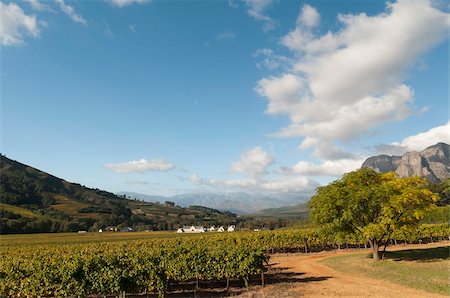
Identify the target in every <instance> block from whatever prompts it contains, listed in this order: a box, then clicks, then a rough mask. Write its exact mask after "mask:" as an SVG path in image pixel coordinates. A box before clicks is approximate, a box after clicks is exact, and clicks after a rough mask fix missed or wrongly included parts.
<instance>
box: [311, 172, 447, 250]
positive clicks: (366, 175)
mask: <svg viewBox="0 0 450 298" xmlns="http://www.w3.org/2000/svg"><path fill="white" fill-rule="evenodd" d="M437 199H438V198H437V196H436V195H435V194H433V193H432V192H431V191H430V190H429V189H428V183H427V181H426V179H423V178H419V177H408V178H399V177H397V176H396V175H395V174H394V173H392V172H391V173H386V174H379V173H376V172H375V171H373V170H371V169H368V168H363V169H360V170H357V171H354V172H351V173H348V174H345V175H344V176H343V178H341V179H339V180H337V181H334V182H332V183H331V184H329V185H327V186H323V187H319V188H318V189H317V192H316V194H315V195H314V196H313V197H312V198H311V200H310V202H309V207H310V219H311V221H312V222H313V223H314V224H315V225H316V226H318V227H320V228H321V229H323V230H324V231H325V232H331V233H337V235H338V236H339V237H340V238H345V237H349V236H348V235H355V236H356V237H361V236H364V238H365V239H367V240H368V241H369V243H370V244H371V246H372V247H373V253H374V255H373V256H374V258H376V259H377V258H378V249H379V246H380V245H382V244H386V243H387V241H389V239H390V238H391V236H392V234H393V233H394V232H395V231H396V230H398V229H400V228H402V227H404V226H406V227H411V226H413V225H415V224H417V223H418V222H419V220H420V219H422V218H423V216H424V215H425V214H426V212H429V211H430V210H431V209H432V208H433V206H434V205H433V203H434V202H435V201H437Z"/></svg>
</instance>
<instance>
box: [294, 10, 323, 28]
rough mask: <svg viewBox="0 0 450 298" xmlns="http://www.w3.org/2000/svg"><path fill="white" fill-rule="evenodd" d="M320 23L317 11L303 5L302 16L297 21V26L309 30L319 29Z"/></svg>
mask: <svg viewBox="0 0 450 298" xmlns="http://www.w3.org/2000/svg"><path fill="white" fill-rule="evenodd" d="M319 23H320V14H319V13H318V12H317V10H316V9H315V8H314V7H312V6H309V5H307V4H305V5H303V7H302V10H301V12H300V15H299V16H298V19H297V25H300V26H305V27H307V28H314V27H317V26H318V25H319Z"/></svg>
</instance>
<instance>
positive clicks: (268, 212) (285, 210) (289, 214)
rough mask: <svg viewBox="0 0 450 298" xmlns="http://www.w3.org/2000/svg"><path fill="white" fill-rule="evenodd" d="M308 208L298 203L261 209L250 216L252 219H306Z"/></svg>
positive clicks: (305, 204)
mask: <svg viewBox="0 0 450 298" xmlns="http://www.w3.org/2000/svg"><path fill="white" fill-rule="evenodd" d="M308 213H309V208H308V205H307V203H300V204H296V205H293V206H284V207H280V208H269V209H263V210H261V211H259V212H257V213H254V214H251V216H253V217H276V218H283V217H286V218H300V219H307V218H308Z"/></svg>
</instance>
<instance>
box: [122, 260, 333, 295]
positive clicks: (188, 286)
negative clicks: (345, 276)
mask: <svg viewBox="0 0 450 298" xmlns="http://www.w3.org/2000/svg"><path fill="white" fill-rule="evenodd" d="M272 265H273V264H272ZM288 270H289V268H273V267H271V268H270V270H269V271H268V272H266V273H265V274H264V284H265V285H275V284H285V285H295V284H296V283H308V282H319V281H322V280H326V279H329V278H331V277H329V276H323V277H303V276H304V273H294V272H289V271H288ZM260 287H261V275H254V276H251V277H250V279H249V285H248V287H246V286H245V284H244V282H243V281H242V280H230V287H229V289H228V290H227V289H226V281H217V282H216V281H214V282H200V283H199V289H198V290H196V283H195V282H190V283H180V284H171V285H170V286H169V289H168V292H167V295H166V297H174V298H175V297H230V296H238V295H241V294H243V293H246V292H249V291H253V290H256V289H258V288H260ZM126 297H129V298H131V297H133V298H138V297H139V298H142V297H148V298H153V297H158V295H156V294H129V295H127V296H126Z"/></svg>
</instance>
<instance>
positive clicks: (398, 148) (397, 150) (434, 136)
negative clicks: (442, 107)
mask: <svg viewBox="0 0 450 298" xmlns="http://www.w3.org/2000/svg"><path fill="white" fill-rule="evenodd" d="M439 142H443V143H447V144H449V143H450V121H449V122H447V124H444V125H441V126H437V127H433V128H431V129H430V130H428V131H425V132H421V133H418V134H416V135H413V136H409V137H407V138H404V139H403V140H402V141H401V142H393V143H391V144H389V145H384V144H383V145H378V146H376V147H377V150H378V152H380V153H385V154H390V155H402V154H404V153H405V152H408V151H422V150H424V149H426V148H427V147H429V146H432V145H435V144H436V143H439Z"/></svg>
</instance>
